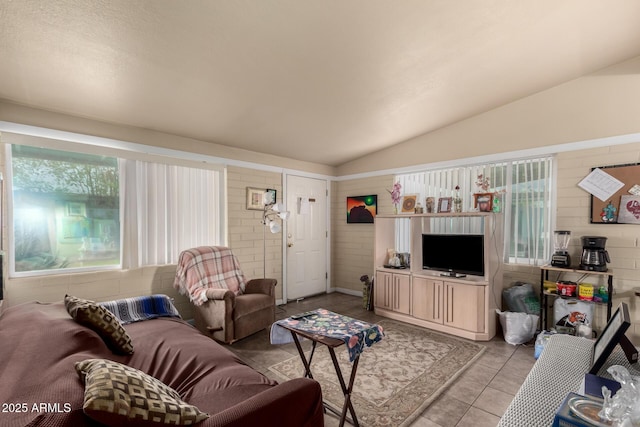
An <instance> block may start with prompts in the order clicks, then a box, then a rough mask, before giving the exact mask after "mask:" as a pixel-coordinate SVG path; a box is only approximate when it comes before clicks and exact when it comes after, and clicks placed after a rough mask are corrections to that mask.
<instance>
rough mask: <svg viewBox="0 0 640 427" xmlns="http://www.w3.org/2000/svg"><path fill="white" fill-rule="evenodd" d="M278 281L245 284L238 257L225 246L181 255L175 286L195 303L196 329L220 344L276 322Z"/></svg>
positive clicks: (199, 249)
mask: <svg viewBox="0 0 640 427" xmlns="http://www.w3.org/2000/svg"><path fill="white" fill-rule="evenodd" d="M276 284H277V281H276V280H275V279H253V280H249V281H246V279H245V277H244V274H243V273H242V270H241V269H240V264H239V263H238V260H237V258H236V257H235V255H233V253H232V252H231V250H230V249H229V248H226V247H223V246H201V247H198V248H193V249H188V250H185V251H183V252H181V253H180V258H179V261H178V267H177V269H176V278H175V280H174V283H173V286H174V287H175V288H176V289H178V290H179V291H180V293H182V294H185V295H188V296H189V299H190V300H191V302H192V303H193V304H194V310H193V311H194V320H195V325H196V328H198V329H199V330H200V331H201V332H202V333H203V334H205V335H208V336H211V337H212V338H214V339H215V340H217V341H221V342H224V343H227V344H231V343H233V342H234V341H237V340H239V339H242V338H244V337H247V336H249V335H251V334H254V333H256V332H258V331H260V330H262V329H265V328H268V327H269V326H271V324H272V323H273V322H274V321H275V307H276V298H275V286H276Z"/></svg>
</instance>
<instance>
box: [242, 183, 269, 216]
mask: <svg viewBox="0 0 640 427" xmlns="http://www.w3.org/2000/svg"><path fill="white" fill-rule="evenodd" d="M266 191H267V190H265V189H263V188H252V187H247V209H249V210H254V211H261V210H263V209H264V194H265V193H266ZM273 191H275V190H273Z"/></svg>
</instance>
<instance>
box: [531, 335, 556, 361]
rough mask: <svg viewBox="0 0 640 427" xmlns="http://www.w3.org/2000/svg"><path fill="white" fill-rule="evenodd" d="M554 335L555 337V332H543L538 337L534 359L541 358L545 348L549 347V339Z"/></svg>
mask: <svg viewBox="0 0 640 427" xmlns="http://www.w3.org/2000/svg"><path fill="white" fill-rule="evenodd" d="M552 335H555V332H553V331H551V332H549V331H542V332H540V333H539V334H538V336H537V337H536V346H535V350H534V352H533V357H535V358H536V359H537V358H538V357H540V355H541V354H542V350H544V346H545V345H547V341H549V337H551V336H552Z"/></svg>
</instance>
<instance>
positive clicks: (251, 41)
mask: <svg viewBox="0 0 640 427" xmlns="http://www.w3.org/2000/svg"><path fill="white" fill-rule="evenodd" d="M638 55H640V1H637V0H627V1H625V0H617V1H615V2H609V1H604V0H602V1H601V0H518V1H514V0H464V1H463V0H458V1H455V0H402V1H387V0H315V1H313V0H304V1H301V0H253V1H250V0H233V1H229V0H189V1H176V0H147V1H143V0H137V1H132V0H41V1H34V0H15V1H12V0H0V99H5V100H9V101H12V102H17V103H20V104H24V105H28V106H32V107H38V108H42V109H46V110H52V111H57V112H62V113H67V114H70V115H74V116H80V117H87V118H91V119H97V120H101V121H106V122H111V123H119V124H126V125H132V126H138V127H142V128H147V129H153V130H158V131H162V132H166V133H170V134H176V135H181V136H186V137H192V138H196V139H199V140H203V141H207V142H213V143H217V144H223V145H229V146H234V147H239V148H244V149H247V150H252V151H257V152H262V153H269V154H275V155H278V156H285V157H289V158H293V159H298V160H306V161H311V162H316V163H321V164H326V165H331V166H337V165H340V164H343V163H345V162H347V161H350V160H353V159H355V158H358V157H361V156H363V155H366V154H368V153H371V152H374V151H376V150H379V149H381V148H384V147H388V146H390V145H393V144H397V143H400V142H402V141H405V140H407V139H409V138H412V137H414V136H417V135H420V134H423V133H427V132H430V131H433V130H435V129H438V128H440V127H443V126H446V125H448V124H451V123H454V122H456V121H459V120H462V119H464V118H467V117H470V116H472V115H475V114H478V113H481V112H483V111H487V110H489V109H492V108H495V107H497V106H500V105H503V104H506V103H509V102H511V101H514V100H516V99H519V98H522V97H524V96H527V95H530V94H533V93H536V92H538V91H541V90H544V89H547V88H549V87H552V86H556V85H558V84H561V83H563V82H566V81H569V80H572V79H575V78H577V77H579V76H582V75H585V74H589V73H591V72H594V71H596V70H599V69H601V68H604V67H606V66H608V65H611V64H615V63H618V62H621V61H623V60H626V59H629V58H632V57H635V56H638ZM461 143H464V142H461Z"/></svg>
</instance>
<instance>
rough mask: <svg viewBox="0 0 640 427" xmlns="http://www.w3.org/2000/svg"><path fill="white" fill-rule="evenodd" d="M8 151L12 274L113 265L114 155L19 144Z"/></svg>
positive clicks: (116, 237)
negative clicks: (9, 152) (11, 223)
mask: <svg viewBox="0 0 640 427" xmlns="http://www.w3.org/2000/svg"><path fill="white" fill-rule="evenodd" d="M11 154H12V155H11V166H12V184H13V228H12V229H13V263H14V268H15V272H17V273H19V272H35V271H42V270H55V269H63V268H77V267H97V266H118V265H119V264H120V193H119V169H118V162H117V159H115V158H113V157H104V156H96V155H89V154H80V153H70V152H65V151H57V150H49V149H44V148H35V147H29V146H20V145H13V146H12V149H11Z"/></svg>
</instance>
